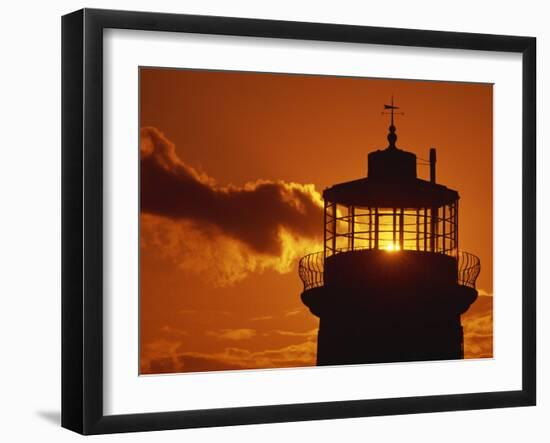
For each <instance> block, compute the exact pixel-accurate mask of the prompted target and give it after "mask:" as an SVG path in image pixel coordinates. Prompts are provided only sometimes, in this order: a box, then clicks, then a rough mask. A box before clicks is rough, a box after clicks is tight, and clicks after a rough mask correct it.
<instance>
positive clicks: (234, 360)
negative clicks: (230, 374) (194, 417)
mask: <svg viewBox="0 0 550 443" xmlns="http://www.w3.org/2000/svg"><path fill="white" fill-rule="evenodd" d="M316 347H317V346H316V344H315V342H314V341H310V340H308V341H306V342H304V343H298V344H293V345H290V346H285V347H283V348H279V349H268V350H264V351H257V352H253V351H250V350H248V349H242V348H235V347H227V348H225V349H224V350H223V351H221V352H218V353H212V354H205V353H200V352H175V353H172V354H171V355H170V356H162V357H159V356H153V357H152V358H143V359H142V364H141V373H142V374H160V373H174V372H205V371H222V370H232V369H265V368H290V367H304V366H315V363H316Z"/></svg>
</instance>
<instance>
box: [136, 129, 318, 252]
mask: <svg viewBox="0 0 550 443" xmlns="http://www.w3.org/2000/svg"><path fill="white" fill-rule="evenodd" d="M140 153H141V209H142V211H143V212H145V213H148V214H154V215H157V216H162V217H165V218H168V219H170V220H179V221H182V220H186V221H191V222H193V223H194V224H196V225H197V226H198V229H200V230H204V231H205V233H206V234H208V235H220V234H221V235H224V236H226V237H229V238H231V239H234V240H238V241H239V242H241V243H243V244H244V245H246V246H247V247H248V248H249V249H250V250H251V251H254V252H255V253H259V254H263V255H271V256H281V255H282V254H283V252H284V250H285V248H284V243H285V241H287V240H288V237H290V238H297V239H300V238H302V239H303V238H306V239H310V240H316V241H318V240H319V236H320V234H321V232H320V229H319V226H321V220H322V199H321V195H320V194H319V193H318V192H317V191H316V190H315V187H314V186H313V185H311V184H305V185H304V184H298V183H287V182H283V181H269V180H257V181H255V182H250V183H245V184H244V185H242V186H240V187H239V186H234V185H227V186H219V185H218V184H217V183H216V181H215V180H214V179H213V178H212V177H209V176H208V175H206V174H205V173H201V172H199V171H197V170H196V169H194V168H193V167H191V166H189V165H187V164H186V163H185V162H184V161H183V160H181V159H180V158H179V157H178V155H177V153H176V148H175V145H174V144H173V143H172V142H171V141H169V140H168V139H167V138H166V137H165V136H164V134H162V133H161V132H160V131H159V130H158V129H156V128H154V127H144V128H142V129H141V142H140ZM285 235H286V237H287V238H285Z"/></svg>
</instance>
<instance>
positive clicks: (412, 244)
mask: <svg viewBox="0 0 550 443" xmlns="http://www.w3.org/2000/svg"><path fill="white" fill-rule="evenodd" d="M417 238H418V231H417V218H416V209H405V211H404V214H403V249H408V250H417V249H418V247H417V243H418V242H417Z"/></svg>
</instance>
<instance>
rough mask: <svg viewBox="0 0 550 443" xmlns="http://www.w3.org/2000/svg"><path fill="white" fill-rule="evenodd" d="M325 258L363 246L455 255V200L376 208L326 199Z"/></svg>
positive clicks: (456, 247) (456, 211) (359, 248)
mask: <svg viewBox="0 0 550 443" xmlns="http://www.w3.org/2000/svg"><path fill="white" fill-rule="evenodd" d="M324 239H325V257H329V256H331V255H334V254H337V253H339V252H344V251H346V252H348V251H355V250H365V249H384V250H389V251H398V250H412V251H428V252H438V253H443V254H448V255H456V251H457V250H458V201H454V202H452V203H450V204H448V205H443V206H441V207H435V208H434V207H429V208H428V207H421V208H403V207H399V208H379V207H361V206H353V205H350V206H347V205H341V204H338V203H335V202H331V201H325V236H324Z"/></svg>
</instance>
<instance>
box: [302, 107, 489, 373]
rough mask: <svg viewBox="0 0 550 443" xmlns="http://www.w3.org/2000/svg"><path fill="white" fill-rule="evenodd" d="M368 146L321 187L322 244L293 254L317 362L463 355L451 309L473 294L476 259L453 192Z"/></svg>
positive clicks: (411, 161)
mask: <svg viewBox="0 0 550 443" xmlns="http://www.w3.org/2000/svg"><path fill="white" fill-rule="evenodd" d="M384 108H385V110H386V113H388V114H389V115H390V116H391V117H390V126H389V133H388V136H387V140H388V145H387V147H386V148H384V149H380V150H376V151H373V152H370V153H369V155H368V170H367V175H366V176H365V177H362V178H359V179H357V180H353V181H348V182H345V183H338V184H335V185H333V186H331V187H329V188H327V189H325V190H324V192H323V199H324V248H323V250H322V251H319V252H315V253H312V254H309V255H306V256H305V257H303V258H302V259H301V260H300V263H299V275H300V278H301V280H302V282H303V285H304V287H303V292H302V294H301V299H302V302H303V303H304V304H305V305H306V306H307V307H308V308H309V310H310V311H311V313H312V314H313V315H315V316H317V317H319V331H318V337H317V364H318V365H339V364H363V363H383V362H404V361H425V360H450V359H461V358H464V348H463V331H462V325H461V321H460V316H461V314H462V313H464V312H465V311H466V310H467V309H468V308H469V306H470V305H471V304H472V303H473V302H474V301H475V300H476V298H477V296H478V294H477V290H476V287H475V282H476V279H477V276H478V275H479V272H480V262H479V259H478V258H477V257H476V256H475V255H473V254H470V253H468V252H465V251H462V250H460V249H459V236H458V232H459V229H458V222H459V216H458V214H459V211H458V202H459V194H458V192H457V191H455V190H453V189H450V188H448V187H446V186H444V185H443V184H441V183H437V181H436V150H435V149H434V148H431V149H430V150H429V168H430V174H429V175H430V177H429V180H423V179H420V178H419V177H418V175H417V163H418V159H417V157H416V155H415V154H414V153H412V152H407V151H406V150H404V149H400V148H398V147H397V132H396V127H395V122H394V115H395V114H396V113H397V110H398V109H399V108H398V107H397V106H395V105H394V103H393V98H392V102H391V104H390V105H384Z"/></svg>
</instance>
